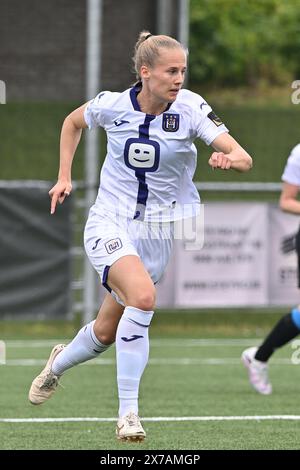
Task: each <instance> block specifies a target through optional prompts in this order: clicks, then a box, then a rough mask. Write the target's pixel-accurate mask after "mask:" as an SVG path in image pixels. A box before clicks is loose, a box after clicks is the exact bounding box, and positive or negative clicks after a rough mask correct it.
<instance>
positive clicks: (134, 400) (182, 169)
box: [29, 32, 252, 441]
mask: <svg viewBox="0 0 300 470" xmlns="http://www.w3.org/2000/svg"><path fill="white" fill-rule="evenodd" d="M134 65H135V70H136V73H137V78H138V82H137V83H136V84H135V85H134V86H133V87H132V88H130V89H128V90H126V91H124V92H123V93H112V92H110V91H103V92H101V93H99V95H98V96H96V97H95V98H94V99H93V100H91V101H90V102H88V103H86V104H84V105H82V106H81V107H80V108H78V109H76V110H75V111H73V112H72V113H71V114H70V115H69V116H68V117H67V118H66V119H65V121H64V124H63V128H62V133H61V146H60V167H59V174H58V181H57V183H56V185H55V186H54V187H53V188H52V189H51V190H50V192H49V194H50V197H51V213H52V214H53V213H54V212H55V208H56V204H57V202H60V203H63V201H64V199H65V197H66V196H68V195H69V194H70V192H71V190H72V183H71V167H72V160H73V157H74V154H75V151H76V148H77V145H78V143H79V140H80V137H81V133H82V129H85V128H87V127H88V128H89V129H92V128H97V127H103V128H104V129H105V131H106V133H107V140H108V143H107V155H106V158H105V162H104V164H103V166H102V170H101V183H100V187H99V192H98V196H97V199H96V202H95V204H94V205H93V206H92V208H91V209H90V213H89V217H88V220H87V224H86V227H85V233H84V243H85V249H86V252H87V255H88V257H89V259H90V261H91V263H92V265H93V266H94V268H95V269H96V271H97V272H98V273H99V276H100V278H101V282H102V284H103V285H104V286H105V287H106V288H107V290H108V293H107V295H106V297H105V299H104V302H103V304H102V306H101V308H100V311H99V313H98V316H97V318H96V320H95V321H92V322H90V323H89V324H87V325H85V326H84V327H83V328H82V329H81V330H80V331H79V332H78V334H77V336H76V337H75V338H74V339H73V341H72V342H71V343H70V344H68V345H67V346H65V345H57V346H55V347H54V348H53V350H52V352H51V355H50V357H49V360H48V362H47V364H46V367H45V368H44V370H43V371H42V372H41V374H40V375H39V376H38V377H36V378H35V380H34V381H33V383H32V385H31V389H30V392H29V400H30V401H31V403H33V404H35V405H38V404H41V403H43V402H44V401H46V400H47V399H48V398H50V397H51V396H52V394H53V393H54V391H55V390H56V387H57V385H58V380H59V378H60V377H61V376H62V374H63V373H64V372H65V371H66V370H67V369H69V368H71V367H73V366H74V365H76V364H79V363H82V362H84V361H87V360H89V359H92V358H94V357H96V356H98V355H99V354H101V353H102V352H104V351H105V350H106V349H107V348H108V347H109V346H110V345H111V344H112V343H114V342H116V361H117V382H118V392H119V420H118V423H117V428H116V434H117V438H118V439H121V440H132V441H140V440H143V439H144V437H145V431H144V429H143V427H142V425H141V423H140V419H139V416H138V393H139V385H140V379H141V377H142V374H143V371H144V369H145V366H146V364H147V362H148V354H149V340H148V329H149V326H150V323H151V319H152V316H153V313H154V308H155V284H156V283H157V282H158V281H159V279H160V278H161V276H162V274H163V272H164V270H165V268H166V265H167V263H168V260H169V256H170V252H171V247H172V241H173V234H172V227H173V224H174V221H175V220H177V219H182V218H183V217H185V215H186V214H187V213H188V216H189V217H190V216H191V215H195V214H197V213H198V212H199V207H200V199H199V195H198V191H197V190H196V188H195V186H194V184H193V182H192V178H193V174H194V171H195V168H196V157H197V152H196V148H195V146H194V144H193V141H194V140H195V139H196V138H200V139H202V140H203V141H204V142H205V143H206V144H207V145H211V146H212V147H213V148H214V150H215V151H214V152H213V153H212V155H211V157H210V158H209V161H208V164H209V165H210V166H211V167H212V168H219V169H222V170H229V169H234V170H238V171H247V170H249V169H250V168H251V166H252V159H251V157H250V156H249V155H248V153H247V152H246V151H245V150H244V149H243V148H242V147H241V146H240V145H239V144H238V143H237V142H236V140H234V138H233V137H231V136H230V135H229V134H228V130H227V128H226V127H225V125H224V124H223V123H222V121H221V120H220V119H219V118H218V116H216V115H215V114H214V112H213V111H212V109H211V108H210V106H209V105H208V104H207V103H206V102H205V101H204V100H203V98H201V96H199V95H197V94H195V93H192V92H191V91H188V90H183V89H182V85H183V82H184V76H185V71H186V67H187V51H186V50H185V48H184V47H183V46H182V45H181V44H180V43H179V42H177V41H176V40H175V39H173V38H171V37H169V36H162V35H159V36H153V35H151V34H150V33H149V32H142V33H141V34H140V37H139V39H138V41H137V44H136V46H135V55H134ZM182 208H184V212H183V211H182ZM187 208H189V210H187V211H186V209H187ZM150 222H151V224H150ZM153 222H155V223H156V233H155V236H153V233H152V232H151V230H152V227H153V224H152V223H153ZM166 228H168V229H169V230H166V231H164V229H166ZM166 232H168V236H166ZM99 393H101V390H100V391H99Z"/></svg>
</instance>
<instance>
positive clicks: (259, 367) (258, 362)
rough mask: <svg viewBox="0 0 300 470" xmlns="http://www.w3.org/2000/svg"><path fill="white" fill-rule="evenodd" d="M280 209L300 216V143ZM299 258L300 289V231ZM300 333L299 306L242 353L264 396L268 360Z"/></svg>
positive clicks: (298, 238) (268, 385) (297, 240)
mask: <svg viewBox="0 0 300 470" xmlns="http://www.w3.org/2000/svg"><path fill="white" fill-rule="evenodd" d="M282 181H283V186H282V191H281V195H280V200H279V206H280V208H281V209H282V210H283V211H285V212H289V213H290V214H295V215H299V214H300V202H299V201H298V200H297V196H298V193H299V188H300V144H298V145H296V147H294V148H293V150H292V152H291V154H290V156H289V158H288V161H287V163H286V165H285V168H284V172H283V175H282ZM295 248H296V252H297V257H298V287H300V229H299V231H298V233H297V236H296V238H295ZM299 333H300V305H298V306H297V307H294V308H292V310H291V311H290V312H289V313H287V314H285V315H284V316H283V317H282V318H281V319H280V320H279V322H278V323H277V324H276V325H275V326H274V328H273V329H272V330H271V331H270V333H269V334H268V336H267V337H266V338H265V339H264V341H263V343H262V344H261V345H260V347H259V348H256V347H251V348H248V349H246V350H245V351H244V352H243V354H242V361H243V363H244V365H245V367H246V368H247V369H248V374H249V381H250V384H251V385H252V386H253V388H254V389H255V390H256V391H257V392H259V393H261V394H262V395H270V394H271V393H272V384H271V382H270V379H269V373H268V372H269V371H268V361H269V359H270V357H271V356H272V354H273V353H274V352H275V350H276V349H278V348H281V347H282V346H284V345H285V344H287V343H288V342H289V341H291V340H292V339H294V338H295V337H296V336H298V335H299Z"/></svg>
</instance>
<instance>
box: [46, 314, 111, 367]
mask: <svg viewBox="0 0 300 470" xmlns="http://www.w3.org/2000/svg"><path fill="white" fill-rule="evenodd" d="M94 323H95V320H93V321H91V322H90V323H88V324H87V325H85V326H84V327H83V328H81V330H79V331H78V333H77V335H76V336H75V338H74V339H73V340H72V341H71V343H69V344H68V345H67V346H66V347H65V348H64V349H63V350H62V352H60V353H59V354H58V355H57V356H56V358H55V359H54V361H53V364H52V367H51V369H52V372H53V373H54V374H55V375H62V374H63V372H65V371H66V370H67V369H70V368H71V367H73V366H76V365H77V364H80V363H81V362H85V361H88V360H89V359H93V358H94V357H97V356H98V355H99V354H100V353H102V352H104V351H106V349H107V348H109V346H110V344H108V345H107V344H102V343H101V342H100V341H99V340H98V339H97V337H96V335H95V333H94Z"/></svg>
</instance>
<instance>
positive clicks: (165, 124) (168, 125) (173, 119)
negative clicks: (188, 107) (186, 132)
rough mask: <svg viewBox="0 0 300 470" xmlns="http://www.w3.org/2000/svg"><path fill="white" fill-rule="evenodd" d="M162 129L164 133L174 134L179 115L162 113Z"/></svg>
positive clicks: (177, 125)
mask: <svg viewBox="0 0 300 470" xmlns="http://www.w3.org/2000/svg"><path fill="white" fill-rule="evenodd" d="M162 128H163V130H164V131H166V132H176V131H178V129H179V114H170V113H164V114H163V120H162Z"/></svg>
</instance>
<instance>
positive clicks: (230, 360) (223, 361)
mask: <svg viewBox="0 0 300 470" xmlns="http://www.w3.org/2000/svg"><path fill="white" fill-rule="evenodd" d="M46 361H47V359H7V361H6V363H5V364H2V365H6V366H43V365H44V364H45V363H46ZM115 363H116V361H115V359H93V360H91V361H89V362H84V363H83V364H80V365H81V366H96V365H100V366H110V365H114V364H115ZM148 364H149V365H153V366H165V365H178V366H193V365H203V366H205V365H208V366H222V365H241V360H240V359H239V358H236V357H225V358H219V357H210V358H203V359H201V358H190V357H174V358H163V357H161V358H153V359H149V362H148ZM0 365H1V364H0ZM272 365H294V364H293V363H292V362H291V359H289V358H280V359H273V360H272Z"/></svg>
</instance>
